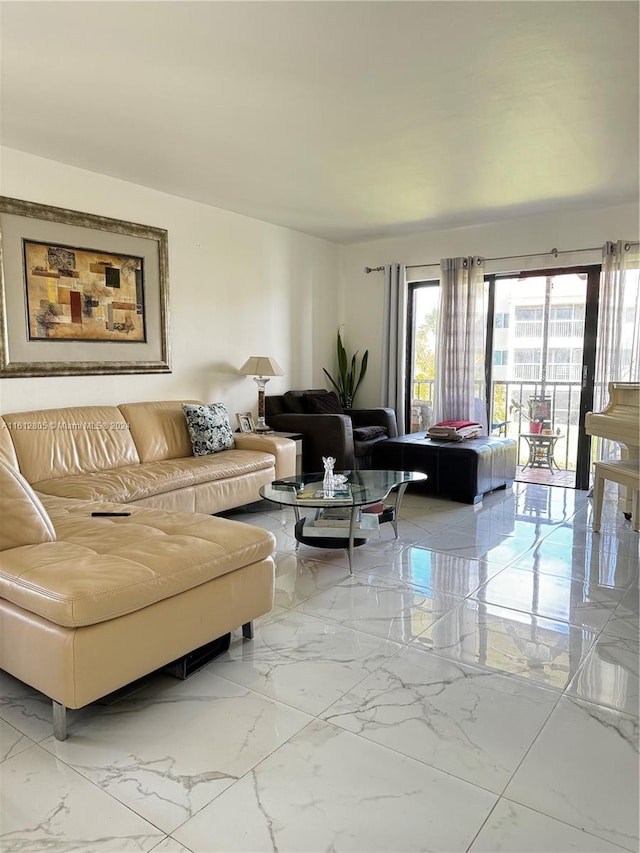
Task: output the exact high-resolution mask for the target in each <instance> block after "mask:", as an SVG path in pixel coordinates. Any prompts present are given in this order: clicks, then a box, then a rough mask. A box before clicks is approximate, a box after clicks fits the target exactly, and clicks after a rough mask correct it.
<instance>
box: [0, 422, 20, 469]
mask: <svg viewBox="0 0 640 853" xmlns="http://www.w3.org/2000/svg"><path fill="white" fill-rule="evenodd" d="M0 462H4V464H5V465H8V466H9V467H10V468H15V469H16V471H17V470H19V467H18V457H17V456H16V449H15V447H14V446H13V441H11V430H10V429H9V427H8V426H7V424H6V421H4V420H3V418H0Z"/></svg>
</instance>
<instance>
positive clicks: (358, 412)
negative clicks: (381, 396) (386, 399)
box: [345, 406, 398, 438]
mask: <svg viewBox="0 0 640 853" xmlns="http://www.w3.org/2000/svg"><path fill="white" fill-rule="evenodd" d="M345 413H346V414H347V415H349V417H350V418H351V421H352V423H353V425H354V426H355V427H359V426H363V427H364V426H381V427H384V428H385V429H386V431H387V437H388V438H395V437H396V436H397V435H398V425H397V422H396V413H395V410H394V409H389V408H385V407H383V406H378V407H376V408H375V409H345Z"/></svg>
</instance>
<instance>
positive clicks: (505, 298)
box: [407, 266, 600, 489]
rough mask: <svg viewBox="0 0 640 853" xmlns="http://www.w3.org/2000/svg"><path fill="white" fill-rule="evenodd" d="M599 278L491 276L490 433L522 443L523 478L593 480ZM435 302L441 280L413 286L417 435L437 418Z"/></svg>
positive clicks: (576, 483) (566, 273)
mask: <svg viewBox="0 0 640 853" xmlns="http://www.w3.org/2000/svg"><path fill="white" fill-rule="evenodd" d="M599 276H600V267H599V266H588V267H576V268H570V269H564V270H563V269H558V270H537V271H531V272H526V273H519V274H517V275H513V274H512V275H502V276H487V279H486V281H487V285H488V310H487V315H488V316H487V351H486V370H485V375H486V388H487V394H486V398H487V408H488V411H487V416H488V423H489V424H490V428H489V432H492V433H493V434H495V435H503V436H510V437H512V438H514V439H515V440H516V441H517V442H518V463H519V467H518V478H519V479H523V480H527V481H533V482H543V483H549V484H556V485H564V486H570V487H573V488H579V489H586V488H588V486H589V472H590V451H589V444H590V442H589V438H588V436H586V435H585V433H584V416H585V413H586V412H587V411H589V410H590V409H591V408H592V405H593V377H594V369H595V341H596V325H597V310H598V307H597V301H598V288H599ZM439 304H440V299H439V282H438V281H419V282H412V283H410V284H409V306H408V322H409V330H408V332H409V333H408V336H407V340H408V346H407V350H408V351H407V366H408V370H407V400H408V412H407V423H408V424H410V425H411V426H410V431H411V432H419V431H422V430H425V429H428V427H429V426H430V425H431V424H432V423H433V401H434V399H435V376H436V373H435V371H436V360H437V357H438V353H437V346H436V330H437V324H438V310H439ZM536 436H540V437H539V438H536Z"/></svg>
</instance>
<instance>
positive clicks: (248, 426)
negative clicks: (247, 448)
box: [236, 412, 256, 432]
mask: <svg viewBox="0 0 640 853" xmlns="http://www.w3.org/2000/svg"><path fill="white" fill-rule="evenodd" d="M236 420H237V421H238V428H239V429H240V432H253V431H254V430H255V428H256V425H255V422H254V420H253V417H252V416H251V412H236Z"/></svg>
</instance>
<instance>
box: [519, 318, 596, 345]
mask: <svg viewBox="0 0 640 853" xmlns="http://www.w3.org/2000/svg"><path fill="white" fill-rule="evenodd" d="M513 333H514V336H515V337H516V338H535V339H536V340H540V339H541V338H542V320H516V322H515V324H514V326H513ZM583 336H584V320H550V321H549V337H550V338H578V339H579V340H580V341H582V338H583Z"/></svg>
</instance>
